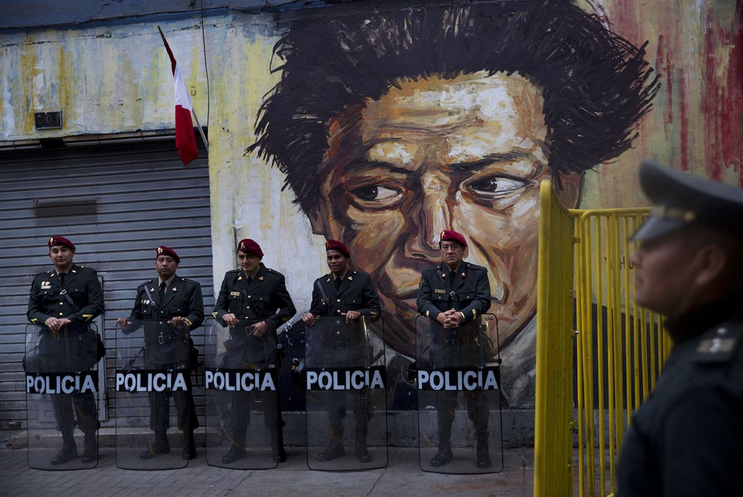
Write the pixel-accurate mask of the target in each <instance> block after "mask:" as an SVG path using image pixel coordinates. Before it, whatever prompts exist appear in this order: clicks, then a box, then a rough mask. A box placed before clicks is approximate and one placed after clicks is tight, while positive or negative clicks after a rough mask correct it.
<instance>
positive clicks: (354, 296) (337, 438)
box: [302, 240, 381, 462]
mask: <svg viewBox="0 0 743 497" xmlns="http://www.w3.org/2000/svg"><path fill="white" fill-rule="evenodd" d="M325 252H326V255H327V262H328V268H330V273H329V274H326V275H325V276H322V277H320V278H318V279H317V280H315V283H314V286H313V287H312V304H311V306H310V310H309V312H307V313H305V314H304V316H302V322H304V324H305V326H309V327H312V326H314V325H315V322H316V319H317V317H320V316H321V317H327V318H330V317H343V318H345V321H346V323H350V322H352V321H356V320H358V319H360V318H361V317H362V316H364V317H366V318H367V319H369V320H370V321H375V320H377V319H379V316H380V312H381V306H380V304H379V297H378V296H377V292H376V290H375V289H374V286H373V285H372V281H371V278H370V277H369V275H368V274H366V273H360V272H358V271H353V270H351V269H350V268H349V267H348V261H349V260H350V259H351V253H350V252H349V250H348V248H347V247H346V245H344V244H343V243H341V242H339V241H337V240H328V241H327V242H326V243H325ZM307 332H308V333H312V331H306V333H307ZM341 340H342V343H345V344H347V346H348V348H349V349H350V350H351V351H353V352H356V353H363V352H364V350H365V347H364V345H367V344H364V343H363V341H364V340H366V337H363V336H357V337H341ZM316 352H317V353H320V351H316ZM333 352H334V353H336V354H337V353H338V352H339V351H338V350H334V351H333ZM330 359H331V360H332V358H330ZM341 359H345V360H346V363H347V364H346V365H348V364H354V363H355V364H358V363H359V362H360V361H363V359H364V358H363V357H345V356H343V357H341ZM353 407H354V409H353V413H354V417H355V418H356V434H355V435H356V438H355V452H356V457H357V458H358V460H359V461H361V462H370V461H371V460H372V456H371V454H370V453H369V450H368V449H367V447H366V435H367V429H368V426H369V418H370V417H371V412H370V409H369V406H368V397H367V395H366V393H365V392H363V391H361V392H357V393H356V394H355V399H354V404H353ZM344 416H345V404H344V403H343V401H342V398H339V397H338V396H332V397H331V405H330V415H329V418H330V443H329V444H328V447H327V448H326V449H325V450H324V451H323V452H321V453H320V454H319V455H318V456H317V458H318V460H320V461H331V460H333V459H336V458H338V457H340V456H342V455H344V454H345V449H344V448H343V417H344Z"/></svg>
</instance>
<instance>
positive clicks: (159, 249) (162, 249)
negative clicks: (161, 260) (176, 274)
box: [155, 245, 181, 264]
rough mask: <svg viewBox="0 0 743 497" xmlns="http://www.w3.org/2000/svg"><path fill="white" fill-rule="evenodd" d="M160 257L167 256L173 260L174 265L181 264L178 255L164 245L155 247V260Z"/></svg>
mask: <svg viewBox="0 0 743 497" xmlns="http://www.w3.org/2000/svg"><path fill="white" fill-rule="evenodd" d="M161 255H169V256H170V257H172V258H173V260H174V261H175V263H176V264H180V263H181V258H180V257H178V254H176V253H175V250H173V249H172V248H170V247H166V246H165V245H160V246H159V247H157V255H155V259H157V258H158V257H160V256H161Z"/></svg>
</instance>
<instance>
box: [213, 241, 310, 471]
mask: <svg viewBox="0 0 743 497" xmlns="http://www.w3.org/2000/svg"><path fill="white" fill-rule="evenodd" d="M237 258H238V264H239V266H240V269H234V270H231V271H227V273H226V274H225V275H224V279H223V280H222V287H221V288H220V290H219V297H218V298H217V302H216V304H215V305H214V312H213V315H214V317H215V318H216V319H217V321H219V322H220V323H221V324H222V325H223V326H229V327H230V342H231V343H230V346H229V347H228V349H227V361H228V363H235V364H240V363H246V364H247V363H250V364H253V365H256V366H259V367H265V366H268V365H271V364H273V363H275V362H276V360H277V359H276V355H277V347H276V345H277V335H276V328H278V327H279V326H281V325H282V324H284V323H285V322H286V321H288V320H289V319H290V318H291V317H292V316H294V314H295V313H296V309H295V307H294V302H292V299H291V296H290V295H289V292H288V291H287V290H286V283H285V281H284V275H282V274H281V273H279V272H278V271H275V270H273V269H271V268H267V267H266V266H265V265H264V264H263V263H262V262H261V260H262V259H263V251H262V250H261V247H260V245H258V243H257V242H255V241H254V240H251V239H249V238H246V239H243V240H240V242H239V243H238V244H237ZM238 324H240V326H239V327H238ZM245 325H247V326H245ZM246 333H247V334H246ZM248 335H249V336H248ZM249 395H251V393H250V392H239V393H235V394H234V396H235V397H234V398H235V401H234V402H233V403H232V409H231V411H230V414H228V416H230V418H231V423H228V424H229V425H230V426H231V430H232V433H230V436H231V438H232V441H233V442H232V447H231V448H230V450H229V451H228V452H227V453H226V454H225V455H224V456H223V457H222V463H224V464H231V463H234V462H235V461H237V460H238V459H241V458H242V457H244V456H245V453H246V451H245V447H244V445H245V437H246V434H247V429H248V424H249V422H250V417H249V416H250V412H249V410H248V409H247V406H248V402H249ZM253 395H254V394H253ZM263 408H264V410H265V411H264V412H265V424H266V428H267V429H268V431H269V433H270V435H271V447H272V451H273V458H274V461H275V462H284V461H286V451H285V450H284V441H283V429H284V421H283V419H282V417H281V405H280V403H279V397H278V392H276V395H267V396H265V398H264V399H263Z"/></svg>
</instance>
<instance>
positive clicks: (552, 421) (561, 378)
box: [534, 181, 574, 496]
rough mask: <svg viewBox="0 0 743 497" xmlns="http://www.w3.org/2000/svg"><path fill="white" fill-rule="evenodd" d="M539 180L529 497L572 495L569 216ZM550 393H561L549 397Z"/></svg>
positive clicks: (570, 232) (571, 341) (571, 309)
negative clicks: (534, 389) (531, 495)
mask: <svg viewBox="0 0 743 497" xmlns="http://www.w3.org/2000/svg"><path fill="white" fill-rule="evenodd" d="M553 197H554V196H553V195H552V185H551V183H549V182H546V181H545V182H543V183H542V185H541V191H540V204H539V262H538V267H537V271H538V273H537V274H538V275H542V274H545V275H550V277H549V278H547V279H543V278H540V280H539V283H538V286H537V291H538V294H537V392H536V413H537V414H536V415H535V419H534V437H535V443H534V495H535V496H540V495H566V496H569V495H572V494H573V490H572V489H573V471H572V460H573V436H572V423H573V421H572V417H573V416H572V414H573V406H572V404H573V402H572V401H573V399H572V395H571V394H570V393H571V392H572V389H573V331H572V330H573V312H572V311H573V295H572V290H573V288H572V284H570V283H568V284H566V282H572V281H573V272H574V271H573V260H574V258H573V230H574V228H573V215H572V214H571V213H570V211H568V210H567V209H565V208H564V207H563V206H562V205H560V203H559V202H558V201H556V200H555V199H554V198H553ZM556 392H560V393H564V395H555V393H556Z"/></svg>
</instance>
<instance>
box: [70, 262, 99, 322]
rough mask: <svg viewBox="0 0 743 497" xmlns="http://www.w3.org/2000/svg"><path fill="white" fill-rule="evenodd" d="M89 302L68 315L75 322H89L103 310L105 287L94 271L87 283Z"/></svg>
mask: <svg viewBox="0 0 743 497" xmlns="http://www.w3.org/2000/svg"><path fill="white" fill-rule="evenodd" d="M86 295H87V297H88V303H87V305H86V306H85V307H83V308H82V309H80V310H79V311H77V312H75V313H73V314H70V315H69V316H67V319H69V320H70V321H72V322H73V323H83V324H85V323H89V322H91V321H92V320H93V319H95V318H96V317H98V316H100V315H101V313H102V312H103V289H102V288H101V282H100V281H98V273H97V272H95V271H92V274H91V275H90V277H89V278H88V282H87V284H86Z"/></svg>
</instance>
